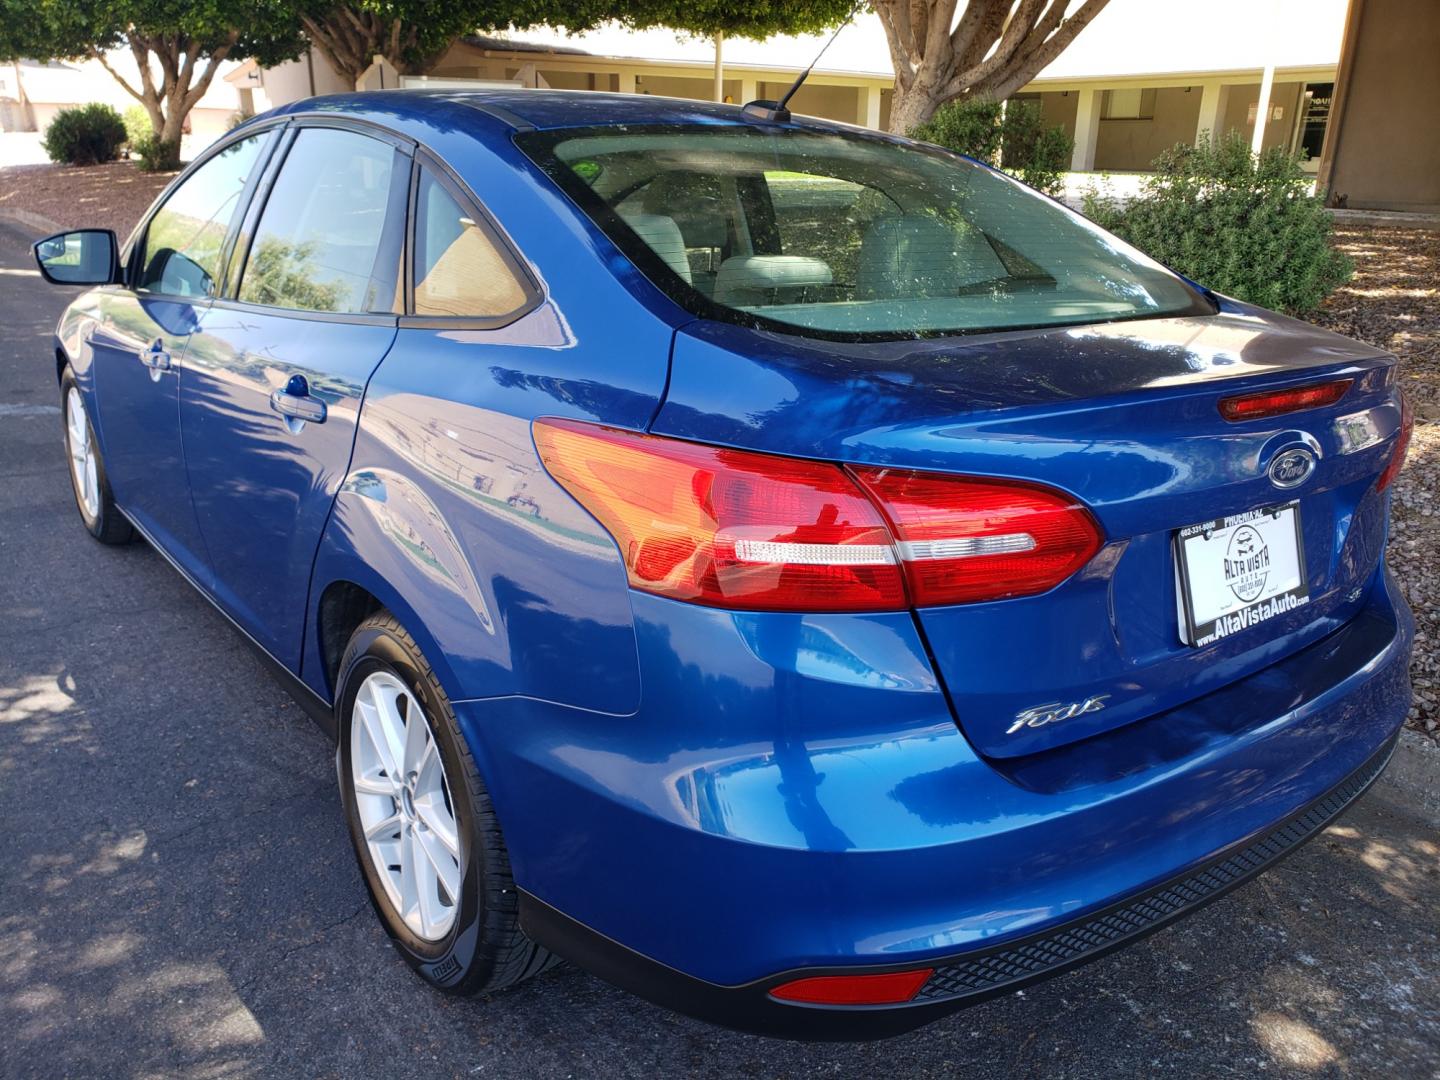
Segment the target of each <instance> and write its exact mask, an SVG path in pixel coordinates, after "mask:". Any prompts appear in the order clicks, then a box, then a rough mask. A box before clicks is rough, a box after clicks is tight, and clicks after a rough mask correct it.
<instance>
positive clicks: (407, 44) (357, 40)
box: [300, 4, 444, 87]
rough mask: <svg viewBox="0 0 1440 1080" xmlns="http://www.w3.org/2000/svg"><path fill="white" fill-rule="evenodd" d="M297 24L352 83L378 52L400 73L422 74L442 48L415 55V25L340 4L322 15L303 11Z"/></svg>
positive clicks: (431, 67) (357, 79)
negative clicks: (307, 13)
mask: <svg viewBox="0 0 1440 1080" xmlns="http://www.w3.org/2000/svg"><path fill="white" fill-rule="evenodd" d="M300 24H301V25H302V26H303V27H304V28H305V36H306V37H308V38H309V39H310V41H311V43H312V44H313V45H314V46H315V48H316V49H318V50H319V51H320V55H321V56H323V57H324V58H325V59H326V60H327V61H328V62H329V64H330V66H331V67H332V68H334V69H335V73H336V74H337V75H339V76H340V78H342V79H344V80H345V84H346V85H347V86H352V87H353V86H354V85H355V84H356V83H357V82H358V81H359V79H360V76H361V75H364V74H365V72H366V71H368V70H369V68H370V65H371V64H372V63H374V62H375V57H377V56H383V57H384V58H385V59H386V60H388V61H390V63H391V64H392V65H393V66H394V68H395V70H396V71H398V72H399V73H400V74H401V75H424V74H426V73H428V72H429V71H431V70H432V69H433V68H434V67H435V65H436V64H437V63H438V62H439V60H440V57H441V55H442V54H443V52H444V50H441V51H440V52H433V53H426V54H423V55H417V52H416V49H417V42H418V39H419V28H418V27H416V26H414V25H413V24H407V23H406V22H405V21H404V20H402V19H388V20H387V19H385V18H383V17H381V16H379V15H376V14H374V13H373V12H369V11H358V10H356V9H355V8H352V7H349V6H346V5H343V4H342V5H339V6H337V7H335V8H332V9H331V11H330V12H329V13H328V14H327V15H324V16H312V15H302V16H300Z"/></svg>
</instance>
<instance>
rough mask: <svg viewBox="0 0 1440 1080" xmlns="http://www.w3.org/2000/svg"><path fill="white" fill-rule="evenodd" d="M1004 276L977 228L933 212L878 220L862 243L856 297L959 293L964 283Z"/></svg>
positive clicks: (888, 298) (874, 298)
mask: <svg viewBox="0 0 1440 1080" xmlns="http://www.w3.org/2000/svg"><path fill="white" fill-rule="evenodd" d="M1004 276H1006V270H1005V264H1004V263H1002V262H1001V261H1000V257H999V256H998V255H996V254H995V249H994V248H992V247H991V246H990V242H989V241H988V240H986V239H985V236H984V234H983V233H981V232H980V230H979V229H976V228H973V227H963V228H956V227H955V226H953V225H951V224H949V223H948V222H945V221H941V220H940V219H939V218H937V217H932V216H930V215H929V214H896V215H893V216H890V217H882V218H878V219H876V220H875V221H874V222H873V223H872V224H871V225H870V227H869V228H868V229H867V230H865V235H864V237H863V238H862V239H861V241H860V265H859V268H858V270H857V271H856V275H855V298H856V299H857V300H899V299H908V298H911V297H917V296H956V295H958V294H959V292H960V290H961V289H962V288H964V287H965V286H966V285H975V284H978V283H979V282H982V281H990V280H993V279H994V278H998V277H1004Z"/></svg>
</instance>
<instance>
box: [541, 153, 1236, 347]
mask: <svg viewBox="0 0 1440 1080" xmlns="http://www.w3.org/2000/svg"><path fill="white" fill-rule="evenodd" d="M517 142H518V143H519V144H520V145H521V147H522V148H523V149H524V150H525V151H526V153H527V154H529V156H530V157H531V158H532V160H534V161H535V162H536V163H537V164H538V165H539V166H540V167H541V168H542V169H544V170H545V171H546V172H547V173H548V174H549V175H550V176H552V177H553V178H554V179H555V180H556V181H557V182H558V183H559V184H560V185H561V187H563V188H564V189H565V190H566V191H567V192H568V193H569V194H570V195H571V197H572V198H573V199H574V201H575V202H576V203H577V204H578V205H579V206H580V207H581V209H583V210H584V211H585V212H586V213H587V214H588V215H589V216H590V217H591V218H592V219H593V220H594V221H595V223H596V224H597V225H598V226H599V227H600V228H601V229H602V230H603V231H604V232H605V233H606V234H607V235H609V236H610V238H611V239H612V240H614V241H615V243H616V244H617V245H618V246H619V247H620V248H621V249H622V250H623V251H625V252H626V254H628V255H629V256H630V257H631V259H632V260H633V261H634V262H635V263H636V264H637V265H638V266H639V267H640V268H641V269H642V270H643V271H644V272H645V273H646V275H647V276H648V277H650V279H651V280H652V281H653V282H654V283H655V284H656V285H658V286H660V287H661V288H663V289H665V290H666V291H667V292H668V293H670V294H671V295H672V296H673V297H674V298H675V299H676V300H678V301H679V302H680V303H681V304H683V305H685V306H686V307H688V308H689V309H690V310H692V311H694V312H695V313H696V314H700V315H706V316H709V317H712V318H724V319H730V320H732V321H740V322H744V323H748V324H751V325H760V326H769V327H774V328H781V329H786V330H789V331H792V332H799V333H805V334H812V335H815V336H821V337H839V338H897V337H912V336H913V337H923V336H930V335H936V334H953V333H973V332H978V331H985V330H1001V329H1009V328H1018V327H1035V326H1063V325H1069V324H1083V323H1093V322H1110V321H1114V320H1117V319H1133V318H1146V317H1152V316H1161V315H1174V314H1199V313H1205V314H1209V313H1210V312H1211V311H1212V308H1211V306H1210V305H1209V304H1208V303H1207V302H1206V301H1205V300H1204V298H1203V297H1202V296H1201V295H1200V294H1199V293H1198V292H1196V291H1195V290H1194V289H1192V288H1191V287H1190V286H1189V285H1187V284H1186V283H1185V282H1184V281H1182V280H1181V279H1180V278H1178V277H1176V276H1175V275H1174V274H1172V273H1170V272H1169V271H1168V270H1166V269H1164V268H1163V267H1161V266H1160V265H1158V264H1157V263H1155V262H1153V261H1152V260H1150V259H1148V258H1147V257H1146V256H1144V255H1142V254H1141V253H1140V252H1138V251H1136V250H1135V249H1134V248H1131V247H1130V246H1129V245H1127V244H1125V243H1124V242H1123V241H1121V240H1119V239H1117V238H1116V237H1113V236H1111V235H1110V234H1108V233H1106V232H1105V231H1104V230H1102V229H1100V228H1099V227H1098V226H1096V225H1094V224H1092V223H1091V222H1089V221H1087V220H1085V219H1084V218H1083V217H1081V216H1080V215H1078V214H1075V213H1073V212H1071V211H1070V210H1068V209H1066V208H1065V207H1063V206H1061V205H1060V204H1058V203H1056V202H1054V201H1052V200H1050V199H1047V198H1046V197H1044V196H1043V195H1040V194H1038V193H1036V192H1034V191H1031V190H1030V189H1029V188H1026V187H1025V186H1024V185H1022V184H1019V183H1016V182H1015V181H1013V180H1011V179H1009V178H1008V177H1005V176H1003V175H1001V174H999V173H996V172H994V171H993V170H990V169H987V168H985V167H983V166H980V165H976V164H974V163H972V162H969V161H967V160H965V159H963V158H959V157H956V156H954V155H951V154H947V153H944V152H942V151H938V150H933V149H927V148H923V147H919V146H915V145H910V144H904V143H896V142H892V141H889V140H886V139H881V138H875V137H866V136H863V135H849V134H842V133H839V132H826V131H799V130H796V129H794V128H778V127H762V126H759V125H754V126H752V125H735V126H733V127H732V126H718V127H717V126H707V127H699V126H694V127H692V126H685V125H675V126H664V127H639V128H637V127H633V126H624V125H615V126H610V127H601V128H588V129H566V130H562V131H558V132H555V131H551V132H532V133H528V134H525V135H522V136H520V137H518V139H517Z"/></svg>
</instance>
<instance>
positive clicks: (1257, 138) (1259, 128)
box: [1250, 64, 1275, 154]
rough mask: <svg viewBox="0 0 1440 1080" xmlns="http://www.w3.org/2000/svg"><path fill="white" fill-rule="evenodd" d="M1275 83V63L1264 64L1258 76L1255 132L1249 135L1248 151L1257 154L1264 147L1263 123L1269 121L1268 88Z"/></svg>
mask: <svg viewBox="0 0 1440 1080" xmlns="http://www.w3.org/2000/svg"><path fill="white" fill-rule="evenodd" d="M1274 85H1275V65H1274V64H1266V65H1265V74H1264V75H1262V76H1261V77H1260V100H1259V101H1257V102H1256V103H1255V132H1254V134H1252V135H1251V136H1250V152H1251V153H1252V154H1258V153H1260V151H1261V150H1263V149H1264V148H1265V125H1266V124H1268V123H1270V90H1271V88H1272V87H1273V86H1274Z"/></svg>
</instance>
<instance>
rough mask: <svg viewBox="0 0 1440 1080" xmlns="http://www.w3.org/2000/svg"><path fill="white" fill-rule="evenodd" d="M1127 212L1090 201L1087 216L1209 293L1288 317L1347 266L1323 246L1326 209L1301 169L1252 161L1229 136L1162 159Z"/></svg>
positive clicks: (1273, 158) (1339, 280)
mask: <svg viewBox="0 0 1440 1080" xmlns="http://www.w3.org/2000/svg"><path fill="white" fill-rule="evenodd" d="M1154 168H1155V170H1156V171H1155V173H1154V174H1153V175H1151V176H1149V177H1147V178H1146V179H1145V181H1144V183H1143V186H1142V189H1141V194H1140V195H1139V196H1138V197H1137V198H1135V199H1133V200H1131V201H1130V202H1128V203H1124V204H1122V203H1121V202H1120V201H1119V200H1117V199H1114V198H1112V197H1109V196H1108V195H1105V194H1102V193H1099V192H1096V191H1093V190H1092V191H1088V192H1086V194H1085V202H1084V207H1085V213H1086V214H1087V215H1088V216H1090V217H1091V218H1092V219H1093V220H1094V221H1095V222H1096V223H1097V224H1099V225H1101V226H1102V227H1104V228H1106V229H1108V230H1110V231H1111V232H1113V233H1116V234H1118V235H1119V236H1121V237H1123V238H1124V239H1125V240H1128V241H1129V242H1130V243H1132V244H1134V245H1135V246H1136V247H1138V248H1139V249H1140V250H1141V251H1144V252H1145V253H1146V254H1148V255H1149V256H1150V257H1151V258H1154V259H1157V260H1159V261H1160V262H1162V263H1164V264H1165V265H1166V266H1169V267H1170V268H1171V269H1173V270H1176V271H1178V272H1179V273H1181V274H1184V275H1185V276H1186V277H1188V278H1191V279H1193V280H1195V281H1198V282H1201V283H1202V284H1204V285H1205V286H1206V287H1207V288H1211V289H1215V290H1216V291H1217V292H1222V293H1226V294H1228V295H1230V296H1234V297H1236V298H1238V299H1240V300H1245V301H1247V302H1249V303H1252V304H1259V305H1261V306H1262V307H1268V308H1274V309H1276V310H1279V311H1285V312H1289V313H1290V314H1293V315H1303V314H1306V313H1307V312H1310V311H1314V310H1315V308H1317V307H1319V306H1320V303H1321V302H1322V301H1323V300H1324V299H1325V297H1327V296H1329V295H1330V293H1331V292H1333V291H1334V290H1335V289H1336V288H1337V287H1338V286H1340V285H1342V284H1343V283H1344V282H1346V281H1348V280H1349V279H1350V275H1351V273H1353V271H1354V265H1353V264H1352V263H1351V261H1350V260H1349V258H1347V257H1346V256H1345V255H1344V254H1343V253H1342V252H1339V251H1337V250H1336V249H1335V248H1334V247H1333V246H1332V245H1331V243H1330V230H1331V222H1330V216H1329V215H1328V214H1327V213H1326V212H1325V208H1324V201H1323V200H1322V199H1321V198H1319V197H1317V196H1315V195H1311V194H1310V193H1309V187H1310V183H1311V178H1310V177H1309V176H1308V175H1307V174H1306V173H1305V172H1304V170H1302V169H1301V167H1300V159H1299V158H1298V157H1296V156H1294V155H1292V154H1289V153H1286V152H1285V150H1284V149H1282V148H1279V147H1275V148H1272V149H1270V150H1267V151H1265V153H1263V154H1261V155H1260V156H1259V157H1258V158H1257V157H1256V156H1255V155H1254V154H1252V153H1251V152H1250V144H1249V142H1248V141H1247V140H1246V139H1245V138H1244V137H1243V136H1241V135H1240V134H1238V133H1236V132H1231V133H1230V134H1229V135H1227V136H1226V137H1224V138H1222V139H1217V140H1215V141H1213V142H1212V141H1211V140H1210V139H1208V138H1205V139H1202V140H1201V141H1200V143H1199V144H1198V145H1195V146H1189V145H1185V144H1181V145H1179V146H1176V147H1174V148H1173V149H1170V150H1167V151H1166V152H1165V153H1163V154H1161V155H1160V156H1159V157H1158V158H1156V159H1155V162H1154Z"/></svg>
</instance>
